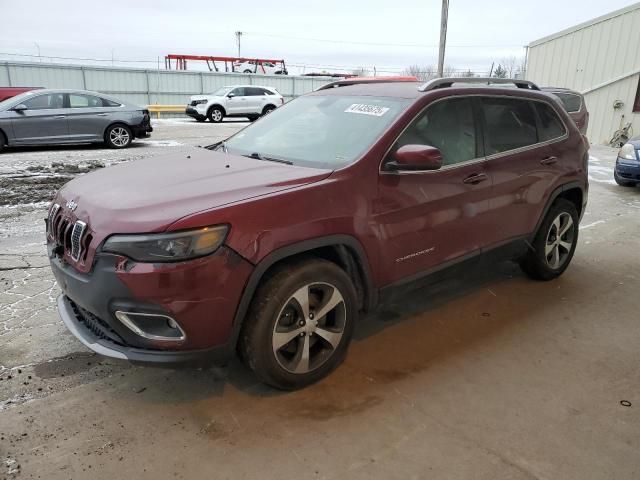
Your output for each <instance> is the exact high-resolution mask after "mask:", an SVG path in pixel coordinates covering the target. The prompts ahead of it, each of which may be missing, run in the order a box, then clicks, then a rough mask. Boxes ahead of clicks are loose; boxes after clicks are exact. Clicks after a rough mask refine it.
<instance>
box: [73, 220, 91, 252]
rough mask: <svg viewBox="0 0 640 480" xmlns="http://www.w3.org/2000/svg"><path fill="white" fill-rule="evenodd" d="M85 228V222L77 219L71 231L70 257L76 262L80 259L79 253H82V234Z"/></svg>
mask: <svg viewBox="0 0 640 480" xmlns="http://www.w3.org/2000/svg"><path fill="white" fill-rule="evenodd" d="M86 228H87V224H86V223H84V222H81V221H80V220H78V221H77V222H76V223H75V225H74V226H73V230H72V232H71V258H73V259H74V260H75V261H76V262H77V261H78V260H79V259H80V253H82V236H83V235H84V231H85V230H86Z"/></svg>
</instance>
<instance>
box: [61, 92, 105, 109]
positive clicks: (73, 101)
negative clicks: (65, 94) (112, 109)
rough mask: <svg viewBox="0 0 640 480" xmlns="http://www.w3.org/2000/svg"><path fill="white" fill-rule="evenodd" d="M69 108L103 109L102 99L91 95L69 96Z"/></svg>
mask: <svg viewBox="0 0 640 480" xmlns="http://www.w3.org/2000/svg"><path fill="white" fill-rule="evenodd" d="M69 106H70V107H71V108H95V107H103V106H104V105H103V103H102V99H101V98H100V97H94V96H93V95H78V94H75V93H71V94H69Z"/></svg>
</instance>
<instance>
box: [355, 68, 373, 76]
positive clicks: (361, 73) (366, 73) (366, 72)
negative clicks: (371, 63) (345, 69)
mask: <svg viewBox="0 0 640 480" xmlns="http://www.w3.org/2000/svg"><path fill="white" fill-rule="evenodd" d="M351 73H353V74H354V75H357V76H358V77H368V76H369V69H367V68H366V67H358V68H356V69H354V70H353V71H352V72H351Z"/></svg>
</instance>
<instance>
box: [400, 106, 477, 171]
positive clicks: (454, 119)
mask: <svg viewBox="0 0 640 480" xmlns="http://www.w3.org/2000/svg"><path fill="white" fill-rule="evenodd" d="M471 102H472V101H471V99H470V98H452V99H447V100H442V101H440V102H436V103H435V104H433V105H431V106H430V107H428V108H427V110H426V111H425V112H424V113H422V114H420V115H419V116H418V117H416V119H415V120H414V121H413V122H412V123H411V125H409V127H408V128H407V129H406V130H405V131H404V132H403V133H402V135H401V136H400V138H398V141H397V142H396V148H400V147H402V146H404V145H430V146H432V147H436V148H437V149H439V150H440V152H441V153H442V164H443V165H453V164H456V163H461V162H466V161H468V160H472V159H474V158H476V157H477V154H476V127H475V122H474V120H473V105H472V103H471Z"/></svg>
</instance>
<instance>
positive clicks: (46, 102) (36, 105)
mask: <svg viewBox="0 0 640 480" xmlns="http://www.w3.org/2000/svg"><path fill="white" fill-rule="evenodd" d="M24 105H25V106H26V107H27V108H28V109H29V110H46V109H51V108H63V107H64V94H63V93H50V94H48V95H38V96H37V97H34V98H31V99H29V100H26V101H25V102H24Z"/></svg>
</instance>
